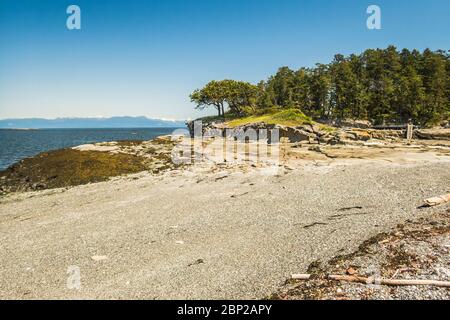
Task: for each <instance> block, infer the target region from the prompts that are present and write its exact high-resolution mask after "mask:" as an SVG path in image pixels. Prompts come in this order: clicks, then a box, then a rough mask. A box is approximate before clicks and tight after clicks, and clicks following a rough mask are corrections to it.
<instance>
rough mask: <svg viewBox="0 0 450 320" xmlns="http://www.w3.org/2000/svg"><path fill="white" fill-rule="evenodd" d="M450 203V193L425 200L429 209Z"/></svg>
mask: <svg viewBox="0 0 450 320" xmlns="http://www.w3.org/2000/svg"><path fill="white" fill-rule="evenodd" d="M449 201H450V193H449V194H446V195H444V196H439V197H434V198H429V199H426V200H425V204H426V205H427V206H429V207H434V206H438V205H441V204H444V203H447V202H449Z"/></svg>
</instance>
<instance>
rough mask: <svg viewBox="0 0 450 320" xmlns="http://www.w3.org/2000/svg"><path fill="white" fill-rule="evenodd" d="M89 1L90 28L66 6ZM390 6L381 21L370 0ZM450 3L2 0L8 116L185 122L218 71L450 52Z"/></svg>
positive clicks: (3, 100) (2, 87)
mask: <svg viewBox="0 0 450 320" xmlns="http://www.w3.org/2000/svg"><path fill="white" fill-rule="evenodd" d="M70 4H76V5H78V6H79V7H80V8H81V30H68V29H67V28H66V19H67V17H68V14H66V8H67V7H68V6H69V5H70ZM371 4H376V5H378V6H380V8H381V10H382V30H368V29H367V28H366V19H367V17H368V15H367V14H366V9H367V7H368V6H369V5H371ZM449 16H450V1H448V0H428V1H417V0H416V1H414V0H395V1H393V0H386V1H384V0H383V1H380V0H372V1H364V0H340V1H325V0H303V1H302V0H295V1H294V0H190V1H187V0H186V1H181V0H158V1H156V0H146V1H144V0H143V1H138V0H128V1H125V0H109V1H100V0H89V1H84V0H83V1H81V0H71V1H62V0H39V1H38V0H34V1H32V0H29V1H25V0H0V118H16V117H18V118H25V117H46V118H54V117H86V116H87V117H95V116H114V115H145V116H149V117H156V118H171V119H185V118H194V117H198V116H200V115H202V114H204V113H201V112H199V111H194V110H193V107H194V105H192V104H191V103H190V102H189V98H188V96H189V93H190V92H191V91H193V90H194V89H195V88H198V87H201V86H202V85H204V84H205V83H206V82H208V81H209V80H212V79H224V78H233V79H238V80H245V81H250V82H257V81H259V80H261V79H266V78H267V77H268V76H269V75H271V74H273V73H274V72H275V71H276V70H277V68H278V67H280V66H284V65H287V66H289V67H291V68H294V69H296V68H299V67H302V66H313V65H314V64H315V63H316V62H322V63H327V62H329V61H330V60H331V59H332V57H333V55H334V54H335V53H343V54H349V53H359V52H362V51H363V50H365V49H367V48H375V47H386V46H388V45H389V44H393V45H396V46H397V47H399V48H403V47H407V48H410V49H412V48H417V49H420V50H422V49H424V48H427V47H429V48H431V49H450V48H449V44H450V28H449V24H450V19H449Z"/></svg>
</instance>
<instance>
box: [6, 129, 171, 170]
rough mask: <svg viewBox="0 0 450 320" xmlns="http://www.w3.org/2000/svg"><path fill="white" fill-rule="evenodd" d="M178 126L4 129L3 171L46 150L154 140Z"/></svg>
mask: <svg viewBox="0 0 450 320" xmlns="http://www.w3.org/2000/svg"><path fill="white" fill-rule="evenodd" d="M175 129H177V128H129V129H128V128H118V129H40V130H10V129H0V170H4V169H6V168H8V167H9V166H10V165H12V164H14V163H15V162H17V161H19V160H22V159H24V158H27V157H31V156H34V155H37V154H39V153H41V152H45V151H50V150H56V149H62V148H69V147H74V146H78V145H81V144H87V143H95V142H104V141H121V140H150V139H153V138H155V137H157V136H161V135H167V134H171V133H172V132H173V131H174V130H175Z"/></svg>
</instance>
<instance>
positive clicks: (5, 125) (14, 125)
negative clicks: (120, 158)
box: [0, 117, 185, 129]
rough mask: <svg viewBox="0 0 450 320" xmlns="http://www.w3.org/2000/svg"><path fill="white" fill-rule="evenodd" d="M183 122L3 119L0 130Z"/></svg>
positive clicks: (156, 125) (181, 124)
mask: <svg viewBox="0 0 450 320" xmlns="http://www.w3.org/2000/svg"><path fill="white" fill-rule="evenodd" d="M184 126H185V121H184V120H173V121H172V120H162V119H150V118H147V117H111V118H56V119H41V118H29V119H3V120H0V129H57V128H58V129H64V128H162V127H184Z"/></svg>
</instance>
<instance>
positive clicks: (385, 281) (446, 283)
mask: <svg viewBox="0 0 450 320" xmlns="http://www.w3.org/2000/svg"><path fill="white" fill-rule="evenodd" d="M292 279H293V280H310V279H311V275H310V274H294V275H292ZM324 279H328V280H334V281H343V282H356V283H362V284H378V285H385V286H435V287H446V288H450V281H437V280H418V279H407V280H395V279H377V278H373V277H370V278H366V277H360V276H355V275H354V276H342V275H327V276H325V277H324Z"/></svg>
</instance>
